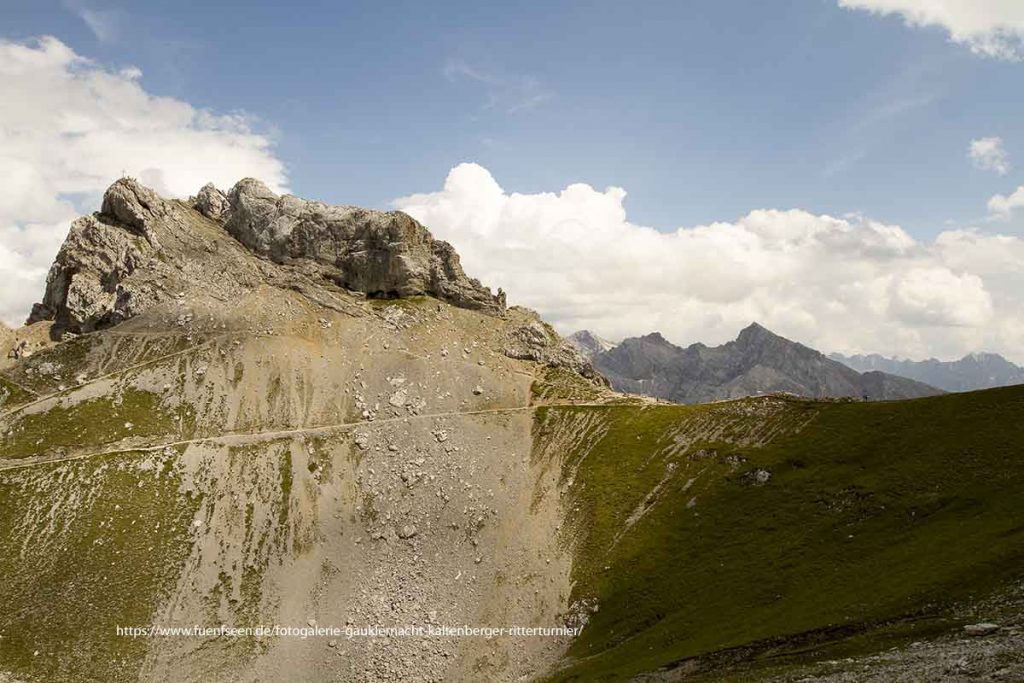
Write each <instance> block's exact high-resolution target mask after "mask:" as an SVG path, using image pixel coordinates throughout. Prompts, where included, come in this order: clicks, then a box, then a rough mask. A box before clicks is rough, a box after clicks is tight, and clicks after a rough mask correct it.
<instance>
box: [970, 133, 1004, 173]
mask: <svg viewBox="0 0 1024 683" xmlns="http://www.w3.org/2000/svg"><path fill="white" fill-rule="evenodd" d="M967 156H968V158H970V160H971V163H973V164H974V166H975V168H980V169H981V170H983V171H995V172H996V173H998V174H999V175H1006V174H1007V173H1009V172H1010V155H1009V154H1008V153H1007V151H1006V148H1005V147H1003V139H1002V138H1000V137H991V138H978V139H977V140H971V144H970V146H969V147H968V149H967Z"/></svg>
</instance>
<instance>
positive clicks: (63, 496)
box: [0, 452, 199, 681]
mask: <svg viewBox="0 0 1024 683" xmlns="http://www.w3.org/2000/svg"><path fill="white" fill-rule="evenodd" d="M176 459H177V453H174V452H167V453H160V454H137V453H127V454H118V455H111V456H98V457H95V458H89V459H87V460H80V461H75V462H65V463H56V464H46V465H42V466H37V467H29V468H22V469H13V470H4V471H3V472H0V596H3V608H2V610H0V671H10V672H11V673H12V674H14V675H15V676H16V677H18V678H19V679H20V678H21V677H24V679H25V680H33V681H35V680H44V681H120V680H134V679H135V678H136V677H137V675H138V670H139V667H140V665H141V662H142V658H143V657H144V655H145V652H146V647H147V641H146V640H145V639H142V638H140V639H132V638H128V637H123V636H119V635H117V630H116V629H117V627H118V626H146V625H149V623H150V621H151V619H152V617H153V613H154V610H155V609H156V607H157V605H158V604H159V601H160V599H161V598H162V597H163V596H164V595H165V594H166V593H167V592H169V591H171V590H173V588H174V586H175V581H176V580H177V577H178V574H179V573H180V571H181V565H182V563H183V562H184V561H185V560H186V559H187V557H188V550H189V547H190V542H189V532H188V529H189V525H190V523H191V522H192V517H193V515H194V514H195V511H196V509H197V508H198V505H199V500H198V498H196V497H192V496H188V495H182V494H181V492H180V488H181V481H180V472H179V470H178V468H177V466H176V465H175V461H176ZM0 678H2V676H0Z"/></svg>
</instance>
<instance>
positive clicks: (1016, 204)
mask: <svg viewBox="0 0 1024 683" xmlns="http://www.w3.org/2000/svg"><path fill="white" fill-rule="evenodd" d="M1021 207H1024V185H1021V186H1020V187H1018V188H1017V189H1016V190H1014V191H1013V192H1011V193H1010V194H1008V195H1005V194H997V195H994V196H993V197H992V198H991V199H989V200H988V214H989V217H990V218H992V219H994V220H1001V221H1005V220H1008V219H1009V218H1010V216H1011V215H1012V214H1013V212H1014V211H1016V210H1017V209H1019V208H1021Z"/></svg>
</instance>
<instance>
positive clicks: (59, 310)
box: [28, 179, 168, 332]
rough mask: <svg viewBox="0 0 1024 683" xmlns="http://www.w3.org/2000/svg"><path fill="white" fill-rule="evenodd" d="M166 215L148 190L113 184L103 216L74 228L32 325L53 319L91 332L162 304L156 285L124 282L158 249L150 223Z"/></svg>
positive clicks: (52, 269)
mask: <svg viewBox="0 0 1024 683" xmlns="http://www.w3.org/2000/svg"><path fill="white" fill-rule="evenodd" d="M167 213H168V211H167V208H166V207H165V206H164V202H163V200H161V199H160V198H159V197H158V196H157V195H156V194H155V193H153V192H152V191H151V190H149V189H148V188H145V187H143V186H142V185H139V184H138V183H137V182H135V181H133V180H128V179H122V180H119V181H118V182H116V183H114V185H112V186H111V187H110V189H108V190H107V192H106V194H105V195H104V197H103V208H102V210H101V211H100V213H98V214H95V215H93V216H84V217H82V218H79V219H78V220H76V221H75V222H74V223H72V225H71V230H70V231H69V232H68V236H67V239H66V240H65V241H64V244H63V246H61V249H60V252H58V254H57V258H56V260H55V261H54V262H53V265H52V266H51V267H50V272H49V274H48V275H47V278H46V293H45V294H44V296H43V301H42V303H39V304H36V305H35V306H34V307H33V308H32V313H31V315H30V316H29V319H28V322H29V323H34V322H37V321H40V320H54V321H55V322H56V323H57V325H58V326H59V327H60V328H61V329H62V330H68V331H72V332H87V331H90V330H94V329H96V328H98V327H107V326H110V325H114V324H117V323H118V322H120V321H122V320H124V319H126V318H129V317H131V316H132V315H134V314H136V313H138V312H139V311H140V310H143V309H144V308H146V307H148V306H149V305H152V304H153V303H155V302H156V301H158V300H159V299H160V298H161V294H162V293H163V288H162V287H160V286H159V285H158V284H155V283H151V282H138V283H136V282H125V280H126V279H127V278H128V277H129V276H131V275H132V274H133V273H134V272H135V271H136V270H137V269H138V268H139V267H140V266H142V264H143V263H145V262H146V261H147V260H148V259H149V258H150V256H152V255H153V254H154V253H155V252H156V251H157V250H158V249H159V241H158V239H157V238H156V236H155V234H154V231H153V228H152V225H151V223H152V221H153V220H154V219H157V218H159V217H164V216H166V215H167Z"/></svg>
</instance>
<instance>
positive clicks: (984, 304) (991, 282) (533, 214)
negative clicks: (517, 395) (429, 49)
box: [394, 164, 1024, 360]
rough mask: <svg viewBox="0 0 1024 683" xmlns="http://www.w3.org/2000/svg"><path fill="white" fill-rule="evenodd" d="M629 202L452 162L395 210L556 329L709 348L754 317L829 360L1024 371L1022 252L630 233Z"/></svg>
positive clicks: (893, 233)
mask: <svg viewBox="0 0 1024 683" xmlns="http://www.w3.org/2000/svg"><path fill="white" fill-rule="evenodd" d="M625 197H626V192H625V191H624V190H623V189H621V188H617V187H611V188H608V189H606V190H605V191H603V192H601V191H598V190H595V189H593V188H591V187H590V186H588V185H583V184H576V185H570V186H569V187H567V188H565V189H564V190H562V191H561V192H558V193H540V194H518V193H509V192H506V191H504V190H503V189H502V188H501V187H500V186H499V185H498V183H497V182H496V181H495V180H494V178H493V177H492V176H491V174H490V173H489V172H488V171H487V170H486V169H484V168H483V167H481V166H478V165H476V164H461V165H459V166H457V167H455V168H454V169H452V171H451V172H450V173H449V175H448V178H447V180H446V181H445V184H444V188H443V189H442V190H440V191H438V192H433V193H429V194H419V195H413V196H409V197H403V198H400V199H397V200H395V202H394V203H395V206H396V207H398V208H401V209H403V210H404V211H407V212H408V213H410V214H412V215H413V216H415V217H416V218H417V219H419V220H420V221H422V222H423V223H424V224H425V225H427V226H428V227H430V228H431V230H432V231H433V232H434V233H435V234H436V235H437V236H438V237H440V238H442V239H446V240H449V241H450V242H452V243H453V244H454V245H455V247H456V249H458V251H459V253H460V254H461V256H462V261H463V264H464V266H465V267H466V270H467V272H468V273H470V274H471V275H474V276H477V277H480V278H482V279H483V280H484V281H485V282H487V283H488V284H491V285H492V286H499V285H500V286H502V287H504V288H505V290H506V291H507V292H508V294H509V300H510V301H511V302H512V303H518V304H523V305H526V306H530V307H531V308H535V309H537V310H539V311H540V312H541V313H542V314H543V315H544V316H545V317H547V318H548V319H549V320H551V321H552V322H554V323H555V324H556V326H557V327H558V328H559V329H560V330H561V331H563V332H571V331H573V330H576V329H580V328H589V329H592V330H594V331H595V332H597V333H599V334H600V335H602V336H604V337H608V338H613V339H617V338H622V337H625V336H631V335H636V334H642V333H645V332H649V331H653V330H659V331H661V332H663V333H664V334H665V335H666V336H667V337H668V338H669V339H672V340H673V341H676V342H678V343H682V344H688V343H691V342H695V341H703V342H706V343H720V342H723V341H726V340H728V339H731V338H733V337H734V336H735V334H736V332H737V331H738V330H739V329H740V328H741V327H743V326H745V325H746V324H748V323H749V322H751V321H753V320H757V321H759V322H761V323H762V324H764V325H766V326H768V327H769V328H771V329H774V330H775V331H777V332H779V333H780V334H784V335H786V336H788V337H790V338H793V339H797V340H799V341H802V342H804V343H808V344H811V345H813V346H815V347H817V348H819V349H822V350H825V351H843V352H880V353H886V354H891V355H901V356H913V357H926V356H929V355H938V356H942V357H951V356H956V355H961V354H964V353H967V352H970V351H975V350H980V349H985V350H995V351H1000V352H1003V353H1006V354H1007V355H1008V356H1011V357H1014V358H1016V359H1017V360H1024V334H1021V332H1022V331H1024V330H1022V326H1024V322H1021V321H1024V301H1022V300H1021V297H1020V295H1019V292H1021V291H1024V271H1022V269H1021V268H1020V263H1022V262H1024V240H1021V239H1019V238H1016V237H1010V236H997V235H988V234H985V233H980V232H976V231H966V230H960V231H947V232H944V233H942V234H941V235H939V237H938V238H937V239H935V240H934V241H932V242H921V241H918V240H915V239H914V238H912V237H911V236H910V235H908V234H907V233H906V232H905V231H904V230H902V229H901V228H900V227H898V226H895V225H887V224H885V223H880V222H878V221H873V220H869V219H866V218H863V217H857V216H847V217H843V218H836V217H831V216H822V215H815V214H812V213H809V212H807V211H801V210H789V211H778V210H757V211H752V212H750V213H749V214H747V215H745V216H743V217H741V218H739V219H738V220H735V221H731V222H719V223H712V224H710V225H700V226H695V227H688V228H680V229H678V230H676V231H673V232H658V231H656V230H653V229H651V228H647V227H644V226H640V225H636V224H634V223H631V222H629V220H628V219H627V217H626V211H625V208H624V206H623V201H624V199H625Z"/></svg>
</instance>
